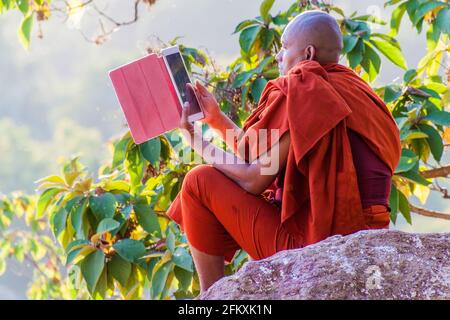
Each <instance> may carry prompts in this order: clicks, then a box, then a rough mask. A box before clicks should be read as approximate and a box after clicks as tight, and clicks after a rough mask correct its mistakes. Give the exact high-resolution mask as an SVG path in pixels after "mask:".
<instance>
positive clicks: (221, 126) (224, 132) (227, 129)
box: [208, 111, 244, 159]
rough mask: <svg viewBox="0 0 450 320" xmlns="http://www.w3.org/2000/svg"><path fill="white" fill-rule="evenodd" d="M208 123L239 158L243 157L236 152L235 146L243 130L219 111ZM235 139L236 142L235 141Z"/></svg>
mask: <svg viewBox="0 0 450 320" xmlns="http://www.w3.org/2000/svg"><path fill="white" fill-rule="evenodd" d="M208 125H209V126H210V127H211V128H212V129H213V130H214V131H215V132H216V133H217V134H218V135H219V137H220V138H221V139H222V140H223V141H224V142H225V143H226V145H227V146H228V148H230V149H231V150H233V152H234V153H235V154H237V155H238V156H239V157H240V158H242V159H243V158H244V157H243V155H241V154H239V153H237V151H238V150H239V149H236V147H237V146H238V145H239V142H240V140H241V138H242V136H243V135H244V130H242V129H241V128H239V127H238V126H237V125H236V124H235V123H234V122H233V121H232V120H231V119H230V118H228V117H227V115H226V114H225V113H223V112H222V111H220V113H218V114H217V115H216V116H215V117H214V118H213V119H212V120H211V121H210V122H209V123H208ZM235 141H237V143H235Z"/></svg>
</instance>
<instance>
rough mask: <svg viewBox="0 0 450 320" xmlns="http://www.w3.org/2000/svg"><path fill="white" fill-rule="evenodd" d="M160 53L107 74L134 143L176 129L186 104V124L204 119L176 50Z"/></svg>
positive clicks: (178, 52) (177, 49)
mask: <svg viewBox="0 0 450 320" xmlns="http://www.w3.org/2000/svg"><path fill="white" fill-rule="evenodd" d="M161 53H162V56H159V55H157V54H154V53H152V54H149V55H147V56H145V57H143V58H140V59H138V60H135V61H132V62H130V63H128V64H125V65H123V66H121V67H119V68H116V69H114V70H111V71H110V72H109V76H110V78H111V81H112V83H113V86H114V90H115V92H116V95H117V98H118V100H119V103H120V106H121V108H122V111H123V112H124V114H125V118H126V120H127V123H128V127H129V128H130V131H131V135H132V137H133V140H134V142H135V143H136V144H139V143H143V142H145V141H148V140H150V139H152V138H154V137H156V136H158V135H161V134H163V133H165V132H167V131H169V130H172V129H175V128H178V127H179V125H180V119H181V115H182V106H183V104H184V103H185V102H189V104H190V108H189V115H188V121H190V122H193V121H196V120H201V119H204V117H205V115H204V113H203V109H202V105H201V103H200V102H199V99H198V97H197V92H196V90H195V89H194V87H193V86H192V83H191V80H190V78H189V74H188V72H187V69H186V65H185V63H184V61H183V57H182V55H181V53H180V51H179V48H178V47H177V46H175V47H170V48H166V49H164V50H162V52H161Z"/></svg>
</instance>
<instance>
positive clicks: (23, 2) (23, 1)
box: [15, 0, 30, 16]
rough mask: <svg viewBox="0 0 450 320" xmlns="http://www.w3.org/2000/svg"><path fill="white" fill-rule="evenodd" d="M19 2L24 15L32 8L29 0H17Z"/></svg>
mask: <svg viewBox="0 0 450 320" xmlns="http://www.w3.org/2000/svg"><path fill="white" fill-rule="evenodd" d="M15 1H16V3H17V7H18V8H19V10H20V12H22V14H23V15H24V16H26V15H27V14H28V11H29V9H30V5H29V0H15Z"/></svg>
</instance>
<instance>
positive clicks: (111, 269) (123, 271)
mask: <svg viewBox="0 0 450 320" xmlns="http://www.w3.org/2000/svg"><path fill="white" fill-rule="evenodd" d="M107 266H108V273H110V274H111V275H112V276H113V278H114V279H116V280H117V281H119V283H120V285H121V286H123V287H125V286H126V285H127V281H128V279H129V278H130V275H131V263H130V262H128V261H126V260H124V259H122V258H121V257H120V256H119V255H117V254H116V255H114V256H113V257H112V259H111V261H110V262H108V265H107Z"/></svg>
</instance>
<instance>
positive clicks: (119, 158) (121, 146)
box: [112, 132, 132, 168]
mask: <svg viewBox="0 0 450 320" xmlns="http://www.w3.org/2000/svg"><path fill="white" fill-rule="evenodd" d="M131 141H132V140H131V137H130V132H127V134H126V135H125V136H124V137H123V138H122V139H120V140H119V141H117V142H116V143H115V144H114V154H113V161H112V167H113V168H116V167H117V166H118V165H120V164H122V163H123V162H124V161H125V158H126V155H127V149H128V146H129V144H131Z"/></svg>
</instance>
